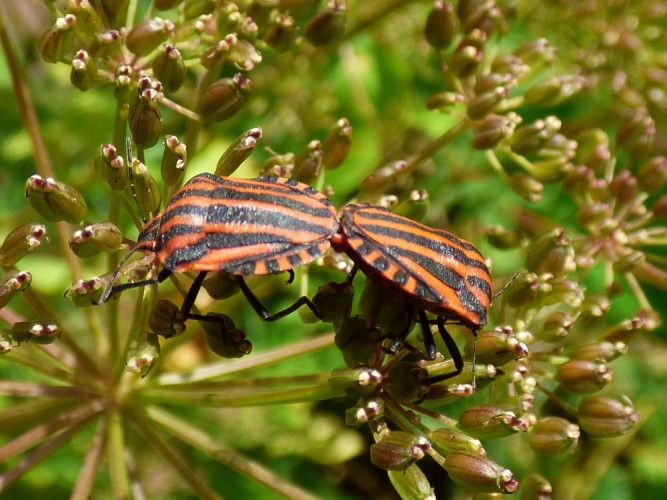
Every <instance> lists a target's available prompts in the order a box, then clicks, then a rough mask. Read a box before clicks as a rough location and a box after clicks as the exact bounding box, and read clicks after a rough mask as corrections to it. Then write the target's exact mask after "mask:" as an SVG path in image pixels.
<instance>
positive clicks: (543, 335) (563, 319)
mask: <svg viewBox="0 0 667 500" xmlns="http://www.w3.org/2000/svg"><path fill="white" fill-rule="evenodd" d="M575 321H576V316H572V315H571V314H569V313H567V312H564V311H556V312H554V313H551V314H550V315H549V316H548V317H547V319H545V320H544V326H543V327H542V330H541V331H539V332H537V333H536V335H537V336H538V337H539V338H540V339H542V340H544V341H546V342H555V341H559V340H562V339H564V338H565V337H567V335H568V333H570V330H571V329H572V327H573V326H574V323H575Z"/></svg>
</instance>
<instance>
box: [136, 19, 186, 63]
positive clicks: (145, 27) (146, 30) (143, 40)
mask: <svg viewBox="0 0 667 500" xmlns="http://www.w3.org/2000/svg"><path fill="white" fill-rule="evenodd" d="M175 28H176V27H175V26H174V23H173V22H172V21H169V20H165V19H161V18H159V17H156V18H154V19H146V20H145V21H143V22H141V23H139V24H137V25H136V26H135V27H134V28H132V29H131V30H130V32H129V33H128V34H127V36H126V37H125V45H126V46H127V48H128V50H129V51H130V52H132V53H133V54H136V55H138V56H147V55H148V54H150V53H151V52H153V50H154V49H156V48H157V47H158V46H159V45H160V44H161V43H164V42H165V41H166V40H167V38H168V37H169V36H170V35H171V34H172V33H173V32H174V31H175Z"/></svg>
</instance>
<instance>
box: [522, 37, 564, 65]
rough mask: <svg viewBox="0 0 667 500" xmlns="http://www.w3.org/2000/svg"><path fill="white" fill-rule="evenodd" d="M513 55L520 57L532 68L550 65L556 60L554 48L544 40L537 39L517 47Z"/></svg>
mask: <svg viewBox="0 0 667 500" xmlns="http://www.w3.org/2000/svg"><path fill="white" fill-rule="evenodd" d="M514 55H515V56H517V57H520V58H521V60H522V61H523V62H524V63H525V64H527V65H528V66H531V67H534V66H540V65H544V64H550V63H552V62H553V61H554V60H555V59H556V48H555V47H553V46H551V45H549V40H547V39H546V38H537V39H535V40H531V41H530V42H526V43H524V44H523V45H521V46H520V47H518V48H517V49H516V50H515V51H514Z"/></svg>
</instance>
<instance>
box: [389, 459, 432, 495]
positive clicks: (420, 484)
mask: <svg viewBox="0 0 667 500" xmlns="http://www.w3.org/2000/svg"><path fill="white" fill-rule="evenodd" d="M387 476H388V477H389V480H390V481H391V484H392V485H393V486H394V489H395V490H396V493H398V496H399V497H400V498H422V499H426V500H430V499H434V498H435V494H434V492H433V488H432V487H431V484H430V483H429V482H428V478H427V477H426V475H425V474H424V473H423V472H422V470H421V469H420V468H419V467H417V465H416V464H410V465H408V466H407V467H406V468H405V469H404V470H402V471H396V470H390V471H387Z"/></svg>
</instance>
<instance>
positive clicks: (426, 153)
mask: <svg viewBox="0 0 667 500" xmlns="http://www.w3.org/2000/svg"><path fill="white" fill-rule="evenodd" d="M470 123H471V122H470V120H468V119H467V118H462V119H461V120H460V121H458V122H457V123H456V124H455V125H454V126H453V127H451V128H450V129H449V130H447V131H446V132H445V133H443V134H442V135H441V136H440V137H437V138H435V139H434V140H432V141H431V142H430V143H428V144H427V145H426V146H425V147H424V148H423V149H422V150H421V151H419V153H418V154H417V155H415V156H413V157H411V158H409V159H408V160H407V165H406V166H405V168H404V169H403V170H401V172H400V174H399V175H401V176H404V175H407V174H408V172H412V171H413V170H414V169H415V168H417V167H418V166H419V165H420V164H421V163H422V162H423V161H424V160H426V159H428V158H431V157H432V156H433V155H434V154H435V153H437V152H438V151H440V149H442V148H443V147H445V146H446V145H447V144H449V143H451V142H453V141H455V140H456V139H457V138H458V137H460V136H461V135H463V134H464V133H465V132H466V131H467V130H468V129H469V128H470Z"/></svg>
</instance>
